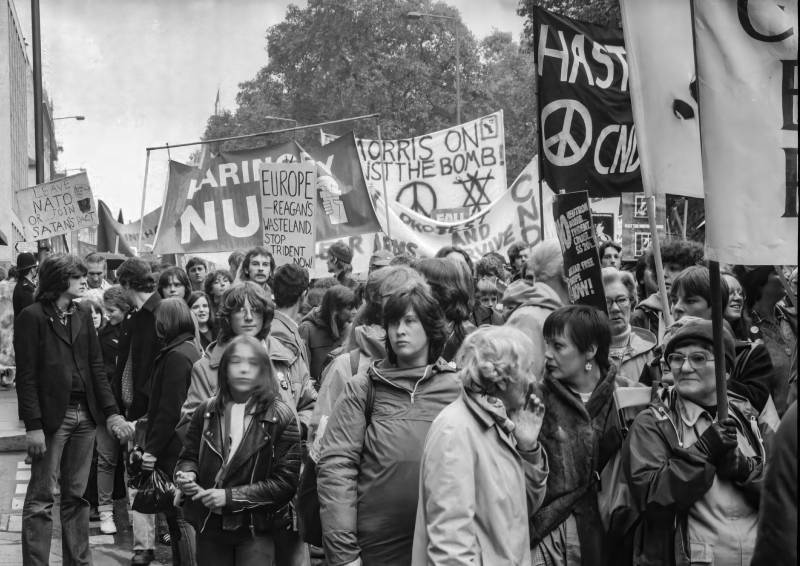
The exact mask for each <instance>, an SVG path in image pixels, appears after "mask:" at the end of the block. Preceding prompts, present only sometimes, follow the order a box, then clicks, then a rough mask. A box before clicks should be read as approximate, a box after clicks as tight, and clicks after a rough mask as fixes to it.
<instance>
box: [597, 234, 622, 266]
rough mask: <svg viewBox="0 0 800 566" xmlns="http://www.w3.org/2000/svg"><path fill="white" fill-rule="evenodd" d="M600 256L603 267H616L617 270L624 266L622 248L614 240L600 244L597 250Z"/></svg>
mask: <svg viewBox="0 0 800 566" xmlns="http://www.w3.org/2000/svg"><path fill="white" fill-rule="evenodd" d="M597 251H598V252H599V255H600V265H601V266H602V267H615V268H617V269H619V268H620V265H622V259H621V256H620V254H621V253H622V246H621V245H619V244H618V243H617V242H614V241H613V240H607V241H605V242H603V243H602V244H600V247H599V248H598V250H597Z"/></svg>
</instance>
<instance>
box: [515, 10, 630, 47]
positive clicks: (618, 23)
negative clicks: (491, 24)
mask: <svg viewBox="0 0 800 566" xmlns="http://www.w3.org/2000/svg"><path fill="white" fill-rule="evenodd" d="M536 6H538V7H540V8H544V9H545V10H549V11H551V12H555V13H556V14H560V15H562V16H567V17H569V18H574V19H576V20H582V21H584V22H590V23H593V24H599V25H601V26H607V27H617V28H621V27H622V15H621V14H620V11H619V0H590V1H587V0H583V1H581V0H522V2H521V4H520V7H519V10H517V13H518V14H519V15H520V16H522V17H524V18H525V38H526V39H527V42H528V44H530V45H533V9H534V7H536Z"/></svg>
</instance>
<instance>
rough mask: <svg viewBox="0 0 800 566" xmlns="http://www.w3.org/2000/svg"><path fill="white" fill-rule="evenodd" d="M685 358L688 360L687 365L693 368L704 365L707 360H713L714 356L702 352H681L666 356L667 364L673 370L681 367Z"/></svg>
mask: <svg viewBox="0 0 800 566" xmlns="http://www.w3.org/2000/svg"><path fill="white" fill-rule="evenodd" d="M686 360H689V365H690V366H692V368H693V369H700V368H702V367H705V365H706V364H707V363H708V362H713V361H714V358H712V357H711V356H710V355H709V354H706V353H704V352H692V353H691V354H689V355H688V356H685V355H683V354H670V355H669V356H667V364H669V367H670V369H672V370H673V371H675V370H677V369H680V368H682V367H683V363H684V362H685V361H686Z"/></svg>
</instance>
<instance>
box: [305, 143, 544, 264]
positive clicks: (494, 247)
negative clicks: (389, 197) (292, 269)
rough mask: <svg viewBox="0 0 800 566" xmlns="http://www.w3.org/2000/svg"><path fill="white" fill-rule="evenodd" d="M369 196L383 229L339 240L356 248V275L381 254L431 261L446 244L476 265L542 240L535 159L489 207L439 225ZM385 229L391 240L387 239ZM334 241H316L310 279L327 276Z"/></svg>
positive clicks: (393, 204)
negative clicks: (519, 244) (460, 249)
mask: <svg viewBox="0 0 800 566" xmlns="http://www.w3.org/2000/svg"><path fill="white" fill-rule="evenodd" d="M542 190H543V196H544V206H545V207H548V208H547V209H548V210H549V209H550V208H549V207H551V206H552V199H553V193H552V191H550V189H549V188H548V187H547V186H546V185H545V186H543V188H542ZM370 196H371V197H372V206H373V209H374V210H375V212H376V214H377V218H378V220H379V221H380V225H381V228H382V231H376V232H372V233H364V234H360V235H358V236H353V237H349V238H340V239H339V240H341V241H343V242H344V243H346V244H348V245H349V246H350V247H351V248H352V249H353V269H354V270H355V271H356V272H360V271H362V272H363V271H366V270H367V268H368V266H369V258H370V256H371V255H372V254H373V253H375V252H376V251H379V250H388V251H389V252H391V253H392V254H395V255H399V254H404V255H407V256H409V257H412V258H416V257H433V256H434V255H435V254H436V252H437V251H438V250H439V249H440V248H442V247H444V246H460V247H463V248H464V249H466V251H467V253H469V254H470V256H471V257H472V258H473V259H474V260H475V261H477V260H478V259H480V257H481V256H483V255H484V254H485V253H488V252H490V251H497V252H499V253H501V254H502V255H504V256H505V255H507V251H508V248H509V247H510V246H511V245H512V244H513V243H516V242H523V243H525V244H526V245H528V246H533V245H534V244H536V243H537V242H539V241H540V240H541V239H542V220H543V218H542V216H543V215H542V214H541V211H540V210H539V206H538V203H539V171H538V159H537V158H534V159H532V160H531V162H530V163H529V164H528V166H527V167H525V169H524V170H523V171H522V173H520V175H519V176H518V177H517V179H516V180H515V181H514V184H513V185H511V187H510V188H508V189H507V190H506V192H505V193H504V194H503V195H502V196H501V197H500V198H499V199H497V200H496V201H495V202H494V203H492V205H491V206H489V207H488V208H486V209H484V210H483V211H482V212H480V213H478V214H477V215H474V216H471V217H470V218H467V219H466V220H463V221H453V222H445V221H435V220H432V219H431V218H428V217H427V216H425V215H423V214H420V213H418V212H415V211H413V210H411V209H410V208H407V207H405V206H403V205H402V204H400V203H397V202H392V203H390V205H389V206H388V207H386V208H384V206H383V194H382V192H380V191H378V192H376V193H374V194H371V195H370ZM387 209H388V216H389V218H388V222H389V223H390V224H387V219H386V213H385V212H384V211H385V210H387ZM544 225H545V230H547V233H548V234H549V236H550V237H554V235H555V226H554V224H553V221H552V218H551V217H550V215H549V214H546V215H544ZM387 228H389V231H388V232H389V233H391V235H392V237H391V238H390V237H389V236H387ZM334 241H336V240H329V241H325V242H321V243H320V242H318V244H317V258H318V261H317V262H315V268H316V269H315V270H314V271H312V274H311V276H312V277H325V276H327V273H326V272H325V262H324V261H320V260H323V259H324V257H325V256H324V252H325V251H326V250H327V248H328V247H330V245H331V244H332V243H333V242H334Z"/></svg>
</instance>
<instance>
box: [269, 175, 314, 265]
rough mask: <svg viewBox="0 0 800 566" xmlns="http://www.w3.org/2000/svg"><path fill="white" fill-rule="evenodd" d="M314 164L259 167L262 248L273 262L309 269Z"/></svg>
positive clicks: (312, 217) (310, 263) (311, 240)
mask: <svg viewBox="0 0 800 566" xmlns="http://www.w3.org/2000/svg"><path fill="white" fill-rule="evenodd" d="M316 185H317V167H316V165H315V164H314V163H308V162H306V163H264V164H263V165H262V166H261V213H262V218H263V221H264V245H265V246H266V247H267V249H268V250H269V251H270V252H272V255H273V256H274V257H275V263H277V264H278V265H282V264H284V263H290V262H292V263H295V264H297V265H299V266H300V267H305V268H307V269H311V268H312V267H313V261H314V242H315V230H316V211H317V191H316Z"/></svg>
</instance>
